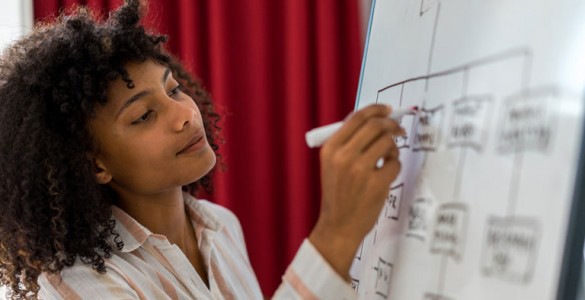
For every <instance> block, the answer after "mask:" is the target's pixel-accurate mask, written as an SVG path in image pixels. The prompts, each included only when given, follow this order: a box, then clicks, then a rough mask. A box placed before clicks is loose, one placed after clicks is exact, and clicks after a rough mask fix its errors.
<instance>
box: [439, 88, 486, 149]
mask: <svg viewBox="0 0 585 300" xmlns="http://www.w3.org/2000/svg"><path fill="white" fill-rule="evenodd" d="M492 100H493V99H492V97H491V96H490V95H475V96H466V97H464V98H461V99H458V100H455V101H453V106H452V107H453V113H452V114H451V124H450V126H449V133H448V139H447V140H448V142H447V144H448V145H449V146H450V147H453V146H467V147H471V148H474V149H475V150H477V151H482V150H483V148H484V146H485V143H486V139H487V132H488V130H487V127H488V126H489V118H490V116H491V106H492V102H493V101H492Z"/></svg>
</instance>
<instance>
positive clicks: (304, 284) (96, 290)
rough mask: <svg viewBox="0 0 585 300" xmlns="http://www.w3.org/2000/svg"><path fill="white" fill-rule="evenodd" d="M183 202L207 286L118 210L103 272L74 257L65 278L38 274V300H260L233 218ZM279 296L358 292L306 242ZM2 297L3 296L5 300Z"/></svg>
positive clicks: (173, 250)
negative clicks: (115, 244) (116, 245)
mask: <svg viewBox="0 0 585 300" xmlns="http://www.w3.org/2000/svg"><path fill="white" fill-rule="evenodd" d="M185 205H186V207H187V211H188V212H189V215H190V217H191V220H192V224H193V228H194V229H195V233H196V235H197V241H198V243H199V245H198V246H199V249H200V251H201V255H202V257H203V261H204V264H205V266H206V268H207V274H208V277H209V287H207V286H206V285H205V283H204V282H203V280H202V279H201V278H200V277H199V275H198V273H197V271H196V270H195V268H193V266H192V265H191V263H190V262H189V260H188V259H187V257H186V256H185V255H184V254H183V252H182V251H181V250H180V249H179V247H177V246H176V245H174V244H170V243H169V242H168V240H167V239H166V237H164V236H162V235H158V234H154V233H152V232H151V231H149V230H148V229H147V228H145V227H144V226H142V225H141V224H139V223H138V222H137V221H136V220H134V219H133V218H132V217H130V216H129V215H128V214H126V213H125V212H124V211H122V210H121V209H119V208H118V207H115V206H114V207H112V213H113V217H114V219H115V220H116V232H117V233H119V234H120V237H119V240H122V241H123V242H124V247H123V248H122V250H120V251H118V250H115V251H114V253H113V255H112V257H111V258H109V259H106V260H105V266H106V270H107V271H106V273H105V274H100V273H98V272H96V271H94V270H93V269H92V267H91V265H87V264H84V263H82V262H81V261H79V259H78V261H76V262H75V264H74V265H73V266H72V267H69V268H65V269H64V270H63V271H62V272H61V273H60V275H50V274H43V275H41V276H40V277H39V284H40V286H41V291H40V292H39V296H40V298H41V299H262V298H263V296H262V292H261V291H260V286H259V285H258V281H257V279H256V276H255V275H254V271H253V269H252V266H251V265H250V261H249V258H248V253H247V251H246V245H245V242H244V237H243V233H242V229H241V227H240V223H239V221H238V219H237V218H236V217H235V215H234V214H233V213H232V212H230V211H229V210H227V209H226V208H223V207H221V206H218V205H216V204H213V203H211V202H208V201H205V200H196V199H194V198H193V197H191V196H190V195H187V194H185ZM282 280H283V281H282V283H281V285H280V287H279V288H278V290H277V291H276V294H275V295H274V296H273V298H274V299H356V298H357V295H356V293H355V292H354V290H353V289H352V288H351V286H350V285H349V283H347V282H345V281H344V280H343V279H342V278H341V276H339V275H338V274H337V273H336V272H335V271H334V270H333V269H332V268H331V266H330V265H329V264H328V263H327V262H326V261H325V260H324V258H323V257H322V256H321V255H320V254H319V252H318V251H317V250H316V249H315V248H314V247H313V246H312V245H311V243H310V242H309V241H308V240H305V241H304V242H303V244H302V245H301V248H300V249H299V251H298V252H297V255H296V256H295V258H294V260H293V262H292V263H291V265H290V266H289V267H288V269H287V270H286V273H285V275H284V276H283V277H282ZM2 296H3V295H0V297H2Z"/></svg>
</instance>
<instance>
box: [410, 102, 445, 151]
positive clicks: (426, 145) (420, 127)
mask: <svg viewBox="0 0 585 300" xmlns="http://www.w3.org/2000/svg"><path fill="white" fill-rule="evenodd" d="M443 114H444V113H443V105H440V106H437V107H435V108H432V109H426V108H422V109H420V110H419V112H418V113H417V116H416V118H415V124H414V126H413V127H414V129H413V131H414V138H413V150H414V151H435V150H436V149H437V148H438V147H439V145H440V143H441V128H442V124H443Z"/></svg>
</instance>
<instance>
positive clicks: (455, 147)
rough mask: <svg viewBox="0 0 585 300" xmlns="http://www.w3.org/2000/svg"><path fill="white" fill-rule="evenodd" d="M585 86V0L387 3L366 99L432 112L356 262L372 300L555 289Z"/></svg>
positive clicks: (406, 123)
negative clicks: (415, 107) (416, 107)
mask: <svg viewBox="0 0 585 300" xmlns="http://www.w3.org/2000/svg"><path fill="white" fill-rule="evenodd" d="M584 87H585V1H576V0H513V1H512V0H408V1H405V0H377V1H375V3H374V4H373V7H372V14H371V18H370V25H369V33H368V38H367V42H366V50H365V53H364V60H363V65H362V72H361V78H360V84H359V90H358V95H357V99H356V109H359V108H362V107H364V106H367V105H369V104H371V103H386V104H390V105H392V106H393V107H409V106H415V105H416V106H418V107H419V108H420V109H421V111H420V113H419V114H418V115H416V116H405V117H403V118H402V119H401V120H400V123H401V125H402V126H403V127H404V128H405V129H406V131H407V136H405V137H403V138H397V139H396V143H397V145H398V146H399V148H400V157H401V158H400V159H401V161H402V170H401V172H400V174H399V176H398V178H397V179H396V181H394V182H393V184H392V186H391V190H390V194H389V195H388V197H387V199H386V203H385V206H384V208H383V210H382V212H381V214H380V216H379V218H378V221H377V223H376V225H375V227H374V228H373V230H372V231H371V232H370V233H369V234H368V235H367V236H366V238H365V239H364V240H363V242H362V244H361V245H360V247H359V249H358V251H357V253H356V256H355V259H354V263H353V265H352V267H351V270H350V276H351V277H352V284H353V286H354V288H355V289H356V290H357V292H358V294H359V295H360V298H362V299H399V300H408V299H423V300H442V299H453V300H458V299H460V300H468V299H490V300H493V299H515V300H516V299H555V298H556V297H557V296H558V295H559V292H558V290H559V288H560V285H559V278H560V277H561V276H562V275H563V272H565V271H566V270H565V267H564V266H565V264H566V262H564V261H563V258H564V257H565V256H566V255H565V251H566V250H567V247H566V241H567V240H568V239H571V238H572V237H570V236H568V235H567V232H568V229H569V225H570V224H571V223H570V222H569V221H570V220H571V219H574V218H575V217H574V216H573V215H572V213H575V212H574V211H573V210H572V207H573V205H574V204H575V202H574V201H573V199H574V198H575V194H576V190H575V188H576V184H575V182H576V180H577V172H578V171H579V167H578V165H579V162H580V159H579V158H580V155H581V144H582V140H583V139H582V135H583V117H584V115H583V113H584V110H583V99H584V97H583V95H584ZM580 180H582V179H580ZM581 246H582V244H581ZM573 252H574V251H573ZM579 266H580V265H579Z"/></svg>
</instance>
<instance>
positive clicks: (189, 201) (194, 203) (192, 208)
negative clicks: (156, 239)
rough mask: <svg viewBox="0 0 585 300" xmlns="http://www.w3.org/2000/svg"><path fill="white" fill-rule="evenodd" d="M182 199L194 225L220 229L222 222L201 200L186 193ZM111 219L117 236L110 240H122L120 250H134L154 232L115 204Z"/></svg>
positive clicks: (208, 228)
mask: <svg viewBox="0 0 585 300" xmlns="http://www.w3.org/2000/svg"><path fill="white" fill-rule="evenodd" d="M183 200H184V203H185V209H186V210H187V213H188V214H189V217H190V218H191V221H192V222H193V223H195V224H194V225H195V226H197V227H199V226H201V227H202V228H203V229H204V230H211V231H214V232H217V231H219V230H221V228H222V227H223V224H222V223H221V222H220V219H219V217H218V216H217V214H215V213H214V212H213V211H211V210H210V209H208V208H207V207H205V205H204V204H203V203H201V202H200V201H201V200H197V199H195V198H193V196H191V195H189V194H187V193H183ZM112 219H114V221H115V222H116V226H115V231H116V233H117V234H118V235H119V237H118V238H115V236H112V237H111V242H113V243H112V244H113V245H115V244H116V243H115V242H116V241H118V242H119V241H121V242H124V246H123V247H122V250H121V251H122V252H132V251H134V250H136V249H137V248H138V247H140V246H142V244H144V242H146V240H147V239H148V237H150V236H152V235H153V234H154V233H153V232H152V231H150V230H149V229H148V228H146V227H144V226H143V225H142V224H140V223H138V221H136V220H135V219H134V218H132V217H131V216H130V215H129V214H127V213H126V212H125V211H123V210H122V209H121V208H119V207H117V206H115V205H112Z"/></svg>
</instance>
